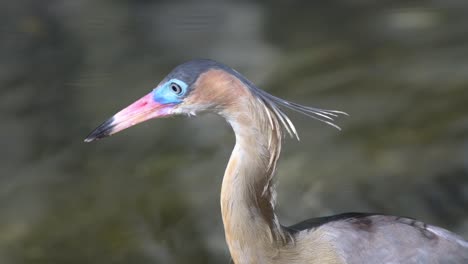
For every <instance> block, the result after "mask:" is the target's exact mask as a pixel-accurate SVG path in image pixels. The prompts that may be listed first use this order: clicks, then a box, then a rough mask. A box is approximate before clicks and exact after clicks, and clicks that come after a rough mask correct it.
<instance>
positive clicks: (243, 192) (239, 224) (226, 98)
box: [191, 70, 289, 263]
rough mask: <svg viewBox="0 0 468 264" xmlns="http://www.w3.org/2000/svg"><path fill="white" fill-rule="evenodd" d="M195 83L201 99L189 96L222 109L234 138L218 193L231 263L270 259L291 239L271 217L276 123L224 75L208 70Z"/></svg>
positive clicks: (256, 100)
mask: <svg viewBox="0 0 468 264" xmlns="http://www.w3.org/2000/svg"><path fill="white" fill-rule="evenodd" d="M198 82H199V83H198V84H197V87H199V88H198V89H199V93H200V94H199V95H198V94H194V95H192V96H191V97H192V98H195V99H194V100H197V103H200V102H201V103H203V101H206V104H208V103H209V102H216V104H215V105H217V106H220V105H221V106H222V107H219V110H218V113H219V114H220V115H222V116H224V117H225V118H226V120H227V121H228V122H229V123H230V124H231V126H232V128H233V130H234V132H235V135H236V146H235V147H234V150H233V152H232V155H231V158H230V160H229V164H228V166H227V168H226V172H225V174H224V179H223V184H222V190H221V210H222V216H223V222H224V228H225V234H226V240H227V242H228V245H229V249H230V252H231V255H232V257H233V259H234V261H235V263H256V261H254V260H258V259H267V258H268V259H269V258H271V257H274V255H276V254H278V249H279V248H280V247H281V246H282V245H284V244H285V243H287V240H288V239H289V237H288V236H287V234H286V232H285V231H284V230H283V228H282V227H281V225H280V224H279V221H278V218H277V217H276V215H275V213H274V206H275V198H276V197H275V196H276V193H275V190H274V182H273V176H274V173H275V170H276V163H277V161H278V158H279V155H280V151H281V138H282V130H281V129H282V128H281V124H280V121H279V120H278V118H277V117H276V115H275V113H274V112H273V111H272V110H271V109H270V108H269V107H268V106H267V105H266V104H265V103H264V102H263V101H262V100H261V99H260V98H258V97H256V96H255V95H253V94H252V92H251V91H250V90H249V88H248V87H246V86H245V84H244V83H243V82H242V81H240V80H239V79H237V78H236V77H234V76H232V75H230V74H228V73H226V72H224V71H222V70H211V71H208V72H207V73H204V74H203V76H201V77H200V78H199V79H198ZM204 82H206V84H209V85H205V83H204ZM200 87H203V89H200ZM226 89H229V91H226ZM260 254H261V256H260Z"/></svg>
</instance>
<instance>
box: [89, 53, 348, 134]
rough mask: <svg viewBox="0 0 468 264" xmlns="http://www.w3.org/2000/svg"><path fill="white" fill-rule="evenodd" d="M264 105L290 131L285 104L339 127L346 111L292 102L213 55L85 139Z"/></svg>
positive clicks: (180, 69) (181, 70) (174, 74)
mask: <svg viewBox="0 0 468 264" xmlns="http://www.w3.org/2000/svg"><path fill="white" fill-rule="evenodd" d="M252 102H253V103H254V104H259V105H260V109H262V110H263V111H264V112H265V114H266V116H267V117H268V119H270V121H272V120H273V119H274V120H277V121H278V122H280V123H281V124H282V126H283V127H284V128H285V129H286V130H287V131H288V133H289V134H290V135H291V136H293V135H294V136H296V137H297V133H296V130H295V128H294V125H293V124H292V123H291V121H290V120H289V118H288V117H287V116H286V114H285V113H284V112H282V110H281V107H284V108H289V109H291V110H293V111H296V112H299V113H301V114H304V115H307V116H309V117H312V118H314V119H317V120H320V121H322V122H325V123H327V124H329V125H331V126H334V127H336V128H338V129H339V127H338V126H336V125H335V124H334V123H333V120H334V118H335V117H337V115H338V114H346V113H344V112H341V111H334V110H323V109H319V108H313V107H307V106H303V105H300V104H296V103H292V102H289V101H286V100H283V99H281V98H277V97H275V96H272V95H270V94H268V93H266V92H265V91H263V90H261V89H258V88H257V87H255V85H254V84H252V83H251V82H250V81H249V80H247V79H246V78H244V77H243V76H242V75H241V74H239V73H238V72H237V71H235V70H233V69H231V68H229V67H227V66H225V65H223V64H221V63H218V62H215V61H212V60H205V59H199V60H192V61H189V62H186V63H183V64H181V65H179V66H177V67H176V68H175V69H174V70H172V71H171V72H170V73H169V74H168V75H167V76H166V77H165V78H164V79H163V80H162V81H161V82H160V83H159V84H158V85H157V86H156V88H154V89H153V90H152V91H151V92H150V93H149V94H147V95H145V96H143V97H142V98H140V99H139V100H137V101H136V102H134V103H133V104H131V105H129V106H128V107H126V108H124V109H123V110H121V111H120V112H118V113H117V114H115V115H114V116H113V117H111V118H110V119H108V120H107V121H106V122H104V123H103V124H101V125H100V126H99V127H97V128H96V129H95V130H94V131H93V132H91V134H89V136H88V137H87V138H86V139H85V141H86V142H90V141H94V140H97V139H100V138H103V137H107V136H110V135H112V134H115V133H117V132H119V131H121V130H124V129H126V128H128V127H131V126H134V125H136V124H138V123H141V122H144V121H146V120H149V119H153V118H161V117H168V116H172V115H177V114H186V115H196V114H197V113H199V112H204V111H210V112H214V113H217V114H220V115H222V116H224V117H225V118H226V119H228V120H229V119H231V118H232V117H233V116H236V115H237V114H238V113H239V112H242V111H244V112H245V111H248V110H249V109H251V108H252V107H251V106H252Z"/></svg>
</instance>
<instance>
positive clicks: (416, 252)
mask: <svg viewBox="0 0 468 264" xmlns="http://www.w3.org/2000/svg"><path fill="white" fill-rule="evenodd" d="M285 109H290V110H292V111H295V112H298V113H300V114H304V115H306V116H308V117H311V118H314V119H317V120H319V121H322V122H324V123H327V124H329V125H331V126H334V127H336V128H339V127H338V126H337V125H336V124H335V119H336V118H337V117H338V116H341V115H344V114H345V113H344V112H341V111H336V110H324V109H320V108H313V107H308V106H304V105H301V104H297V103H294V102H290V101H287V100H284V99H281V98H278V97H276V96H273V95H271V94H269V93H267V92H265V91H264V90H261V89H260V88H258V87H256V86H255V85H254V84H253V83H252V82H251V81H249V80H248V79H247V78H245V77H244V76H243V75H241V74H240V73H239V72H237V71H236V70H234V69H232V68H230V67H228V66H226V65H224V64H222V63H219V62H216V61H213V60H208V59H196V60H191V61H188V62H185V63H183V64H180V65H179V66H177V67H176V68H174V69H173V70H172V71H171V72H170V73H169V74H168V75H167V76H166V77H165V78H164V79H163V80H162V81H161V82H160V83H159V84H158V85H157V86H156V88H154V89H152V90H151V92H149V93H148V94H147V95H145V96H143V97H142V98H141V99H139V100H137V101H136V102H134V103H133V104H131V105H129V106H128V107H126V108H124V109H123V110H121V111H119V112H118V113H116V114H115V115H114V116H112V117H111V118H110V119H108V120H107V121H105V122H104V123H102V124H101V125H100V126H98V127H97V128H96V129H95V130H94V131H93V132H91V133H90V134H89V136H88V137H87V138H86V139H85V141H86V142H91V141H94V140H97V139H101V138H104V137H107V136H110V135H112V134H115V133H117V132H119V131H121V130H123V129H126V128H128V127H131V126H133V125H136V124H138V123H141V122H143V121H146V120H149V119H153V118H162V117H169V116H173V115H188V116H195V115H197V114H199V113H204V112H208V113H215V114H218V115H220V116H221V117H223V118H225V119H226V121H227V122H228V123H229V124H230V126H231V127H232V129H233V131H234V134H235V139H236V143H235V146H234V149H233V151H232V153H231V157H230V159H229V162H228V164H227V167H226V170H225V173H224V177H223V181H222V184H221V195H220V196H221V197H220V203H221V214H222V221H223V225H224V233H225V239H226V242H227V246H228V248H229V252H230V255H231V258H232V260H233V262H234V263H236V264H247V263H248V264H265V263H290V264H296V263H297V264H299V263H320V264H324V263H334V264H338V263H348V264H352V263H356V264H362V263H372V264H374V263H453V264H459V263H468V242H467V241H466V240H464V239H463V238H462V237H461V236H459V235H457V234H455V233H452V232H450V231H448V230H445V229H443V228H440V227H436V226H433V225H428V224H426V223H424V222H422V221H418V220H415V219H412V218H407V217H399V216H391V215H385V214H371V213H344V214H338V215H333V216H326V217H319V218H312V219H309V220H305V221H302V222H299V223H298V224H295V225H292V226H284V225H281V223H280V221H279V219H278V217H277V215H276V214H275V203H276V193H275V181H274V175H275V171H276V168H277V162H278V158H279V156H280V152H281V145H282V140H283V138H284V135H286V134H289V135H290V136H292V137H296V138H297V139H299V137H298V133H297V130H296V128H295V126H294V124H293V123H292V122H291V120H290V119H289V118H288V116H287V115H286V114H285V112H284V110H285Z"/></svg>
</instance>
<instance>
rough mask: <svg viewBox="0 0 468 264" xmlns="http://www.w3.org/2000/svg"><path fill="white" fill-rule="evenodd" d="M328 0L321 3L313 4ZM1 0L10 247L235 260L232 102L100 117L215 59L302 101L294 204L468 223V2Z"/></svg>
mask: <svg viewBox="0 0 468 264" xmlns="http://www.w3.org/2000/svg"><path fill="white" fill-rule="evenodd" d="M312 2H314V4H311V3H312ZM407 2H409V1H396V0H393V1H367V0H341V1H338V0H334V1H304V2H299V1H279V0H276V1H259V2H250V1H180V2H176V1H166V2H156V1H149V0H146V1H144V0H139V1H130V0H128V1H124V0H120V1H110V0H109V1H94V0H74V1H58V0H56V1H52V0H41V1H37V0H22V1H1V2H0V40H1V41H0V109H1V110H0V123H1V125H0V127H1V129H0V162H1V164H0V263H12V264H22V263H34V264H41V263H44V264H45V263H47V264H51V263H70V264H72V263H77V264H78V263H79V264H81V263H143V264H144V263H228V262H229V253H228V250H227V247H226V245H225V242H224V235H223V228H222V222H221V217H220V208H219V189H220V185H221V180H222V175H223V172H224V167H225V164H226V163H227V160H228V158H229V154H230V151H231V148H232V146H233V144H234V137H233V134H232V132H231V130H230V128H229V126H228V125H227V124H226V123H225V122H224V121H223V120H222V119H221V118H219V117H216V116H213V115H206V116H202V117H197V118H191V119H187V118H184V117H178V118H170V119H164V120H153V121H150V122H148V123H145V124H143V125H139V126H137V127H135V128H132V129H130V130H128V131H125V132H122V133H121V134H118V135H116V136H114V137H112V138H110V139H106V140H102V141H99V142H96V143H92V144H85V143H83V139H84V137H85V136H86V135H87V134H88V133H89V132H90V131H91V130H92V129H93V128H94V127H96V126H97V125H98V124H100V123H101V122H102V121H104V120H106V119H107V118H108V117H110V116H111V115H113V114H114V113H115V112H117V111H118V110H120V109H121V108H123V107H124V106H127V105H128V104H130V103H131V102H133V101H134V100H135V99H137V98H139V97H141V96H143V95H145V94H146V93H148V92H149V91H150V90H151V89H152V88H153V87H154V86H155V85H156V84H157V83H158V82H159V81H160V80H161V79H162V78H163V77H164V75H165V74H167V73H168V72H169V71H170V70H171V69H172V68H173V67H174V66H176V65H177V64H179V63H181V62H184V61H187V60H189V59H192V58H211V59H215V60H218V61H221V62H223V63H225V64H227V65H229V66H231V67H234V68H236V69H237V70H239V71H240V72H242V73H243V74H245V76H247V77H248V78H249V79H251V80H252V81H253V82H254V83H256V84H257V85H258V86H259V87H262V88H263V89H265V90H267V91H269V92H270V93H272V94H274V95H276V96H279V97H282V98H286V99H288V100H292V101H295V102H299V103H302V104H306V105H310V106H315V107H322V108H331V109H339V110H343V111H346V112H348V113H349V114H350V117H347V118H341V119H340V120H339V121H338V123H339V124H340V125H341V126H342V128H343V130H342V131H341V132H339V131H337V130H335V129H333V128H331V127H328V126H326V125H324V124H322V123H319V122H316V121H314V120H311V119H308V118H306V117H303V116H298V115H295V114H292V113H291V117H292V120H293V121H294V122H295V124H296V127H297V128H298V130H299V133H300V136H301V141H300V142H296V141H294V140H291V139H286V140H285V141H286V142H285V149H284V151H283V156H282V158H281V161H280V164H279V171H278V178H279V187H278V193H279V196H278V199H279V206H278V214H279V215H280V219H282V220H281V222H282V223H283V224H285V225H290V224H293V223H295V222H298V221H300V220H303V219H305V218H309V217H313V216H322V215H327V214H335V213H340V212H345V211H370V212H382V213H387V214H396V215H405V216H412V217H415V218H418V219H421V220H424V221H426V222H428V223H431V224H436V225H440V226H442V227H445V228H448V229H450V230H452V231H455V232H457V233H459V234H461V235H462V236H464V237H465V238H467V237H468V209H467V208H468V171H467V170H468V87H467V85H468V74H467V72H468V27H467V25H468V15H467V14H468V2H467V1H465V0H458V1H457V0H433V1H411V3H407Z"/></svg>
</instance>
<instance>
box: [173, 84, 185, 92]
mask: <svg viewBox="0 0 468 264" xmlns="http://www.w3.org/2000/svg"><path fill="white" fill-rule="evenodd" d="M171 88H172V91H174V92H175V93H180V92H181V91H182V88H180V86H179V85H177V84H175V83H173V84H172V85H171Z"/></svg>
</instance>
